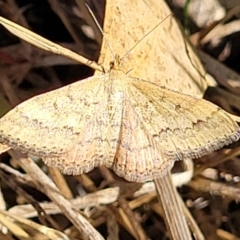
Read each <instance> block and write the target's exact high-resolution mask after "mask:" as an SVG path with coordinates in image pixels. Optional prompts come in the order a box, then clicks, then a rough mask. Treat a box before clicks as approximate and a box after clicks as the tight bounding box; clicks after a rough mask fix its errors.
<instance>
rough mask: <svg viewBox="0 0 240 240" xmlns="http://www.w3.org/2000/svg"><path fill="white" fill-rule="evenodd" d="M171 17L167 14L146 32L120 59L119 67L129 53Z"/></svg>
mask: <svg viewBox="0 0 240 240" xmlns="http://www.w3.org/2000/svg"><path fill="white" fill-rule="evenodd" d="M170 16H173V14H169V15H168V16H166V17H165V18H164V19H163V20H161V21H160V22H159V23H158V24H157V25H156V26H155V27H153V28H152V29H151V30H150V31H149V32H147V33H146V34H145V35H144V36H143V37H142V38H141V39H140V40H139V41H137V42H136V43H135V44H134V45H133V46H132V47H131V48H130V49H129V50H128V51H127V52H126V53H125V54H124V56H123V57H122V59H121V62H120V65H121V64H122V63H123V61H124V59H125V58H126V57H127V56H128V55H129V54H130V52H131V51H132V50H133V49H134V48H135V47H136V46H137V45H138V44H139V43H140V42H141V41H142V40H143V39H145V38H146V37H147V36H148V35H149V34H150V33H152V32H153V31H154V30H155V29H156V28H157V27H158V26H159V25H160V24H162V23H163V22H164V21H165V20H166V19H167V18H169V17H170Z"/></svg>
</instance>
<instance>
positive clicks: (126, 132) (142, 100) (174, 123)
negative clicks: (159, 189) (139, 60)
mask: <svg viewBox="0 0 240 240" xmlns="http://www.w3.org/2000/svg"><path fill="white" fill-rule="evenodd" d="M239 137H240V130H239V127H238V125H237V123H236V122H235V121H234V120H233V119H232V118H231V117H230V116H229V115H228V113H226V112H225V111H224V110H222V109H220V108H219V107H217V106H215V105H214V104H211V103H209V102H207V101H205V100H203V99H196V98H193V97H191V96H188V95H183V94H180V93H177V92H174V91H171V90H168V89H166V88H163V87H159V86H157V85H155V84H154V83H151V82H148V81H145V80H142V79H137V78H132V77H128V76H127V75H126V74H124V73H123V72H121V71H118V70H111V71H110V72H109V73H107V74H104V75H102V76H97V77H91V78H88V79H86V80H84V81H81V82H77V83H74V84H71V85H69V86H66V87H63V88H60V89H58V90H55V91H52V92H49V93H46V94H42V95H39V96H37V97H34V98H32V99H30V100H28V101H26V102H24V103H22V104H20V105H19V106H17V107H16V108H14V109H13V110H11V111H10V112H9V113H7V114H6V115H5V116H4V117H3V118H2V119H0V143H1V144H0V152H1V150H4V149H6V148H7V147H11V148H13V149H17V150H20V151H22V152H27V153H29V154H32V155H36V156H39V157H42V158H43V160H44V161H45V163H46V164H47V165H50V166H55V167H58V168H59V169H60V170H61V171H62V172H63V173H65V174H81V173H83V172H88V171H90V170H91V169H93V168H94V167H97V166H101V165H104V166H107V167H109V168H112V169H113V170H114V171H115V172H116V173H117V174H118V175H119V176H121V177H124V178H125V179H127V180H129V181H138V182H142V181H146V180H150V179H152V178H158V177H161V176H163V174H164V173H165V172H166V170H167V169H169V168H171V167H172V165H173V163H174V161H176V160H181V159H183V158H197V157H200V156H202V155H204V154H207V153H209V152H212V151H214V150H217V149H219V148H221V147H223V146H224V145H228V144H230V143H232V142H233V141H237V140H238V139H239Z"/></svg>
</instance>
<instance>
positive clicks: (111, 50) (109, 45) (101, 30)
mask: <svg viewBox="0 0 240 240" xmlns="http://www.w3.org/2000/svg"><path fill="white" fill-rule="evenodd" d="M85 6H86V7H87V9H88V11H89V13H90V14H91V16H92V18H93V20H94V22H95V23H96V25H97V27H98V29H99V31H100V32H101V33H102V35H103V37H104V39H105V41H106V43H107V45H108V47H109V49H110V52H111V53H112V58H113V62H114V63H115V60H116V59H115V54H114V51H113V49H112V47H111V44H110V43H109V41H108V39H107V37H106V36H105V33H104V32H103V29H102V27H101V26H100V24H99V22H98V21H97V19H96V17H95V15H94V13H93V11H92V10H91V8H90V7H89V6H88V5H87V4H86V3H85Z"/></svg>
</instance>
